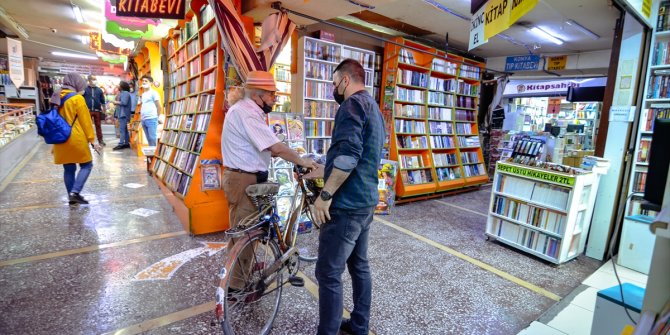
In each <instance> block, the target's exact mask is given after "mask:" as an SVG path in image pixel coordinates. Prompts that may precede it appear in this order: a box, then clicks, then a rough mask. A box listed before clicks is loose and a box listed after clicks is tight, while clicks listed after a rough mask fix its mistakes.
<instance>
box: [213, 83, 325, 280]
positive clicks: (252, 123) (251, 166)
mask: <svg viewBox="0 0 670 335" xmlns="http://www.w3.org/2000/svg"><path fill="white" fill-rule="evenodd" d="M276 91H277V84H276V83H275V80H274V77H273V76H272V74H271V73H269V72H266V71H252V72H250V73H249V76H248V78H247V82H246V85H245V88H244V98H241V96H240V98H241V99H239V100H237V101H234V100H235V99H234V98H233V99H231V100H230V101H229V102H230V103H231V104H232V106H231V107H230V109H229V110H228V112H227V113H226V118H225V121H224V123H223V132H222V134H221V153H222V155H223V165H224V167H225V171H224V173H223V191H224V193H225V194H226V199H227V200H228V208H229V219H230V221H229V225H230V228H235V227H236V226H237V224H238V223H239V222H240V221H241V220H242V219H243V218H245V217H247V216H249V215H251V214H253V213H255V212H256V211H257V209H256V207H254V205H253V204H252V203H251V200H250V199H249V197H248V196H247V194H246V192H245V191H246V189H247V186H249V185H252V184H256V183H263V182H266V181H267V179H268V166H269V165H270V160H271V159H272V156H278V157H281V158H283V159H285V160H287V161H290V162H293V163H295V164H298V165H301V166H304V167H307V168H316V164H315V163H314V161H313V160H312V159H311V158H302V157H300V156H299V155H298V153H297V152H296V151H295V150H293V149H291V148H289V147H288V146H287V145H286V144H284V143H282V142H280V141H279V139H278V138H277V137H276V136H275V135H274V134H273V133H272V130H271V129H270V127H268V125H267V121H266V114H268V113H270V112H271V111H272V106H273V105H274V104H275V102H276V95H275V92H276ZM233 245H234V241H231V243H229V244H228V248H229V249H228V250H230V248H232V247H233ZM242 257H243V258H244V256H242ZM247 257H250V255H247ZM240 268H244V266H240V267H238V268H236V269H240ZM240 277H241V276H240V275H239V274H233V275H232V277H231V278H232V279H231V284H230V286H231V288H233V289H240V288H242V284H241V283H240V280H239V279H238V278H240Z"/></svg>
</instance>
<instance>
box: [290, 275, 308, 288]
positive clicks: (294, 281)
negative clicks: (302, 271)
mask: <svg viewBox="0 0 670 335" xmlns="http://www.w3.org/2000/svg"><path fill="white" fill-rule="evenodd" d="M288 282H289V283H290V284H291V286H295V287H303V286H305V280H304V279H302V278H300V277H298V276H293V277H288Z"/></svg>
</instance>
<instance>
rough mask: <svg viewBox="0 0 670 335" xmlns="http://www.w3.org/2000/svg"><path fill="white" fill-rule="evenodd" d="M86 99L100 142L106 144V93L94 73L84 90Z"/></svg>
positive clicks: (89, 77)
mask: <svg viewBox="0 0 670 335" xmlns="http://www.w3.org/2000/svg"><path fill="white" fill-rule="evenodd" d="M84 99H85V100H86V106H88V111H89V112H90V113H91V117H92V118H93V123H94V124H95V134H96V135H97V137H98V143H100V145H102V146H104V145H105V141H103V139H102V120H103V119H104V117H105V112H106V107H105V103H106V102H105V93H104V92H102V88H100V87H98V79H97V78H96V77H95V76H94V75H89V76H88V87H86V90H84Z"/></svg>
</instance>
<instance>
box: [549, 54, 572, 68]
mask: <svg viewBox="0 0 670 335" xmlns="http://www.w3.org/2000/svg"><path fill="white" fill-rule="evenodd" d="M567 63H568V56H567V55H565V56H556V57H549V58H547V70H548V71H556V70H565V65H566V64H567Z"/></svg>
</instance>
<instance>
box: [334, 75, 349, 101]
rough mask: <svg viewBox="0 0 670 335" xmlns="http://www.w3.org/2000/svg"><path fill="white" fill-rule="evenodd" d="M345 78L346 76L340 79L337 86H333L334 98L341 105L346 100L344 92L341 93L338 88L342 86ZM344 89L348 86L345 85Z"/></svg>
mask: <svg viewBox="0 0 670 335" xmlns="http://www.w3.org/2000/svg"><path fill="white" fill-rule="evenodd" d="M343 80H344V78H342V79H340V82H339V83H338V84H337V86H335V88H333V99H335V102H337V104H338V105H341V104H342V103H343V102H344V93H342V94H340V93H339V92H338V90H339V88H340V84H342V81H343ZM344 90H345V91H346V90H347V88H346V87H345V88H344Z"/></svg>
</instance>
